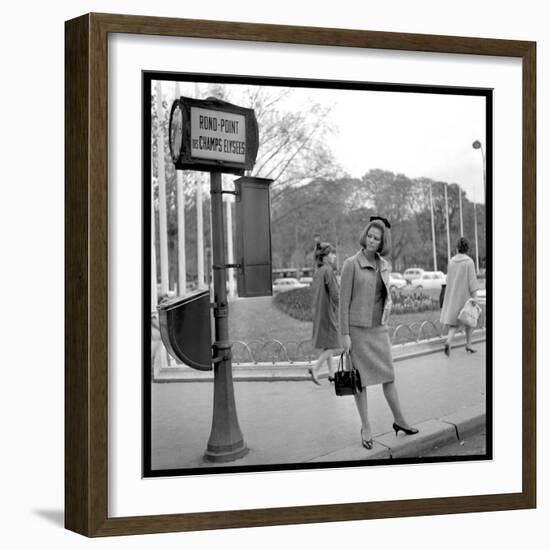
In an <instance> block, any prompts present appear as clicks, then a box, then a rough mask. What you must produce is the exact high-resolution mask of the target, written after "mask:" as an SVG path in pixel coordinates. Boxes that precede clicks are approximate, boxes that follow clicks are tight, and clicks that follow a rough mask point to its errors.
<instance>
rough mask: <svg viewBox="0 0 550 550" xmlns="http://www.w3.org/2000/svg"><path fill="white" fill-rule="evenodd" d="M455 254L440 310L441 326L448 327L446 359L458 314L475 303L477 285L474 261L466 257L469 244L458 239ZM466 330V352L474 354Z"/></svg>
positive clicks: (462, 239) (470, 337)
mask: <svg viewBox="0 0 550 550" xmlns="http://www.w3.org/2000/svg"><path fill="white" fill-rule="evenodd" d="M456 248H457V254H456V255H455V256H453V257H452V258H451V261H450V262H449V266H448V268H447V287H446V289H445V297H444V298H443V307H442V308H441V319H440V320H441V324H443V325H447V326H448V327H449V330H448V333H447V342H446V343H445V347H444V352H445V355H446V356H447V357H449V356H450V355H451V346H452V345H453V338H454V336H455V334H456V331H457V329H458V327H459V326H460V324H461V323H460V321H459V320H458V314H459V313H460V310H461V309H462V308H463V307H464V304H465V303H466V302H467V301H468V300H470V299H473V300H474V301H475V299H476V296H477V291H478V289H479V283H478V281H477V277H476V270H475V268H474V261H473V260H472V258H470V257H469V256H467V253H468V249H469V244H468V241H467V240H466V239H465V238H464V237H460V239H458V242H457V246H456ZM464 328H465V330H466V351H467V352H469V353H475V352H476V351H477V350H475V349H473V348H472V330H473V329H472V328H471V327H468V326H465V327H464Z"/></svg>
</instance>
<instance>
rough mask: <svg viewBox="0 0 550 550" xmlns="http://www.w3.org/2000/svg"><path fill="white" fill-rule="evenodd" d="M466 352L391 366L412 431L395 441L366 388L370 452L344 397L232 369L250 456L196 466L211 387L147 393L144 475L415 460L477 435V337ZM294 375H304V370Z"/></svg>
mask: <svg viewBox="0 0 550 550" xmlns="http://www.w3.org/2000/svg"><path fill="white" fill-rule="evenodd" d="M457 344H458V341H457ZM475 348H476V349H477V350H478V353H476V354H467V353H466V352H465V350H464V347H463V346H461V347H455V348H454V349H453V350H452V352H451V357H450V358H447V357H446V356H445V355H444V354H443V353H442V351H441V346H440V345H439V346H438V348H437V350H438V352H437V353H435V350H432V351H433V352H432V353H429V352H426V350H424V353H422V354H418V353H414V352H412V351H413V350H410V351H411V353H409V354H408V355H407V356H404V357H403V358H402V360H397V359H396V362H395V371H396V384H397V388H398V391H399V397H400V401H401V405H402V409H403V411H404V414H405V416H406V418H407V420H408V422H409V423H410V424H411V425H413V426H415V427H417V428H418V429H419V430H420V431H419V433H418V434H417V435H413V436H405V435H404V434H403V433H402V432H400V434H399V436H397V437H396V435H395V433H394V432H393V430H392V423H393V417H392V415H391V412H390V410H389V408H388V406H387V403H386V401H385V399H384V396H383V392H382V387H381V386H373V387H369V388H368V393H367V395H368V401H369V415H370V421H371V426H372V431H373V437H374V440H375V444H374V448H373V449H372V450H370V451H369V450H367V449H365V448H363V447H362V445H361V441H360V435H359V428H360V421H359V416H358V413H357V410H356V408H355V403H354V399H353V397H351V396H346V397H337V396H336V395H335V394H334V388H333V386H332V384H329V382H328V381H327V380H326V379H324V380H322V384H321V386H316V385H314V384H313V383H312V382H311V381H310V380H309V379H308V377H307V375H304V373H303V372H302V373H301V376H302V377H301V378H299V379H296V378H293V377H289V376H282V377H281V376H280V377H273V376H272V375H271V378H270V380H271V382H266V381H265V380H266V379H265V378H264V379H263V381H261V380H257V381H255V380H253V379H252V378H251V376H250V373H248V374H244V375H243V372H242V371H241V376H240V377H239V376H238V375H237V372H238V370H239V369H237V368H236V369H235V374H236V376H235V383H234V389H235V401H236V407H237V415H238V419H239V425H240V428H241V432H242V434H243V438H244V440H245V443H246V445H247V447H248V448H249V452H248V453H247V454H246V455H245V456H244V457H242V458H240V459H238V460H235V461H233V462H229V463H220V464H216V463H210V462H205V461H204V459H203V454H204V451H205V449H206V445H207V442H208V437H209V435H210V429H211V422H212V402H213V384H212V382H211V380H210V383H205V382H204V380H203V381H200V379H198V378H195V380H194V381H192V380H189V379H184V378H180V379H179V382H180V383H154V384H152V467H153V469H154V470H156V469H179V468H201V467H209V468H212V467H224V466H254V465H258V466H260V465H261V466H266V465H267V466H269V465H285V464H301V463H319V464H321V463H334V462H340V461H357V460H361V461H364V460H381V459H397V458H413V457H414V458H416V457H421V456H422V454H423V453H426V452H428V451H430V450H432V449H433V448H434V447H435V446H441V445H444V444H446V443H449V442H452V441H457V440H460V439H462V438H464V437H465V436H467V435H469V434H472V433H477V432H481V431H482V430H485V428H486V426H485V424H486V422H485V412H486V411H485V402H486V400H485V387H486V381H485V372H486V369H485V362H486V354H485V342H484V341H479V336H478V341H477V343H476V344H475ZM417 351H418V350H417ZM301 369H302V371H304V370H305V368H304V367H303V366H302V367H301ZM271 371H273V368H272V369H271ZM266 372H267V371H266ZM306 372H307V371H306ZM198 374H203V373H198ZM204 374H207V375H210V376H211V373H204ZM287 374H288V373H287ZM172 381H174V380H172ZM245 381H246V382H245Z"/></svg>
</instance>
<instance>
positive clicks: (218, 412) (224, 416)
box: [204, 172, 248, 462]
mask: <svg viewBox="0 0 550 550" xmlns="http://www.w3.org/2000/svg"><path fill="white" fill-rule="evenodd" d="M210 195H211V203H212V258H213V271H214V325H215V342H214V408H213V411H212V430H211V432H210V438H209V440H208V446H207V448H206V452H205V454H204V458H205V460H208V461H210V462H230V461H232V460H236V459H238V458H241V457H242V456H244V455H245V454H246V453H247V452H248V448H247V446H246V444H245V442H244V439H243V435H242V433H241V429H240V427H239V421H238V419H237V408H236V406H235V392H234V388H233V371H232V366H231V343H230V342H229V326H228V319H227V316H228V306H227V289H226V286H225V285H226V280H227V276H226V272H227V267H226V261H225V248H224V227H223V226H224V223H223V221H224V220H223V200H222V174H221V172H211V173H210Z"/></svg>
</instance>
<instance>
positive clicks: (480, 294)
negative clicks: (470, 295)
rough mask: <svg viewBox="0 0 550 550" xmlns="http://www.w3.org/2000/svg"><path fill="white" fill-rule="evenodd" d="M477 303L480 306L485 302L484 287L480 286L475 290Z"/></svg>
mask: <svg viewBox="0 0 550 550" xmlns="http://www.w3.org/2000/svg"><path fill="white" fill-rule="evenodd" d="M477 303H478V304H479V305H480V306H481V305H485V304H486V303H487V290H486V289H485V288H481V289H479V290H478V291H477Z"/></svg>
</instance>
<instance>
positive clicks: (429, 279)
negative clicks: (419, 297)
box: [411, 271, 447, 292]
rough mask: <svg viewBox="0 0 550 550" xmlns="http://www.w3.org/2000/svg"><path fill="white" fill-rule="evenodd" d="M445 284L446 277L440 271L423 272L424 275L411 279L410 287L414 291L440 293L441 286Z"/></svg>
mask: <svg viewBox="0 0 550 550" xmlns="http://www.w3.org/2000/svg"><path fill="white" fill-rule="evenodd" d="M445 284H447V277H445V274H444V273H443V272H442V271H424V273H423V274H422V275H421V276H420V277H417V278H416V279H413V280H412V281H411V285H412V287H413V288H414V289H415V290H437V291H438V292H440V291H441V286H442V285H445Z"/></svg>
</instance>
